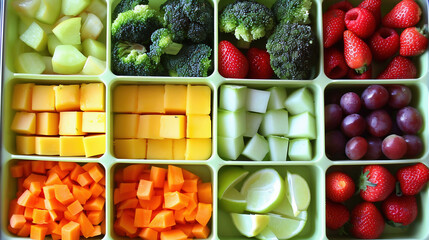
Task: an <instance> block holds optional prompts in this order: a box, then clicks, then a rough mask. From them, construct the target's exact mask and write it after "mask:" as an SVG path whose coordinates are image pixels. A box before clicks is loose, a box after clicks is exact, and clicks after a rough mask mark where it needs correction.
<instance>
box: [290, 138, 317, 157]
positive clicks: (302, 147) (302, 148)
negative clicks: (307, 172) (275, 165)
mask: <svg viewBox="0 0 429 240" xmlns="http://www.w3.org/2000/svg"><path fill="white" fill-rule="evenodd" d="M288 155H289V158H290V160H292V161H310V160H311V158H312V155H313V151H312V146H311V142H310V140H309V139H308V138H296V139H292V140H290V142H289V151H288Z"/></svg>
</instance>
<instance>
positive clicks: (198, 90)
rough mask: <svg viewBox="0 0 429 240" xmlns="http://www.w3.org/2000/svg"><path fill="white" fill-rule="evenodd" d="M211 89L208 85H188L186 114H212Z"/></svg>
mask: <svg viewBox="0 0 429 240" xmlns="http://www.w3.org/2000/svg"><path fill="white" fill-rule="evenodd" d="M210 106H211V90H210V88H209V87H208V86H194V85H188V91H187V94H186V115H190V114H210V111H211V108H210Z"/></svg>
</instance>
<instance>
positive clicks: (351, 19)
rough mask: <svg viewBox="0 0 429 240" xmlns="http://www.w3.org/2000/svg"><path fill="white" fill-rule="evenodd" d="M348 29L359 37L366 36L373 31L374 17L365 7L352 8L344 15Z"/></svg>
mask: <svg viewBox="0 0 429 240" xmlns="http://www.w3.org/2000/svg"><path fill="white" fill-rule="evenodd" d="M344 21H345V23H346V27H347V29H348V30H350V31H352V32H353V33H354V34H356V35H357V36H358V37H360V38H367V37H369V36H371V35H372V34H373V33H374V30H375V18H374V15H372V12H371V11H370V10H367V9H365V8H359V7H357V8H352V9H350V10H349V11H348V12H346V15H345V16H344Z"/></svg>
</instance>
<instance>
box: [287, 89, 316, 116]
mask: <svg viewBox="0 0 429 240" xmlns="http://www.w3.org/2000/svg"><path fill="white" fill-rule="evenodd" d="M285 107H286V109H287V110H288V111H289V113H290V114H291V115H297V114H300V113H303V112H310V113H311V114H314V98H313V94H312V93H311V91H310V89H308V88H305V87H303V88H300V89H298V90H295V91H294V92H292V93H291V94H290V95H289V97H288V98H287V99H286V101H285Z"/></svg>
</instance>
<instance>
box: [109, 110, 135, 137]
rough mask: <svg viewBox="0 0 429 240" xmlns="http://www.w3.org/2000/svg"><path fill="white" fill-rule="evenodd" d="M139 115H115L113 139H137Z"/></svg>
mask: <svg viewBox="0 0 429 240" xmlns="http://www.w3.org/2000/svg"><path fill="white" fill-rule="evenodd" d="M138 124H139V115H137V114H115V118H114V122H113V127H114V128H113V137H114V138H137V128H138Z"/></svg>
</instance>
